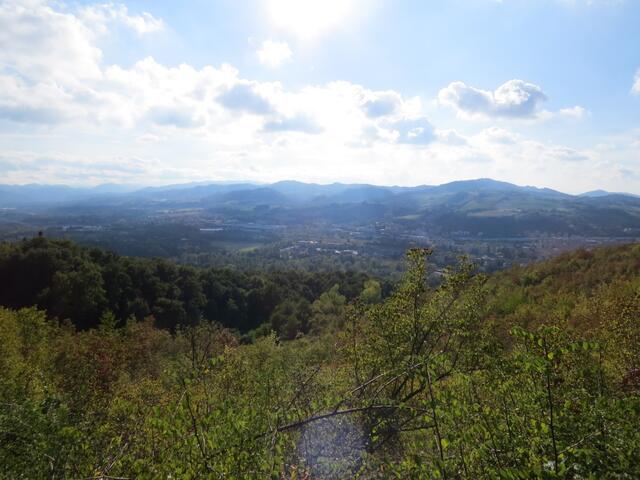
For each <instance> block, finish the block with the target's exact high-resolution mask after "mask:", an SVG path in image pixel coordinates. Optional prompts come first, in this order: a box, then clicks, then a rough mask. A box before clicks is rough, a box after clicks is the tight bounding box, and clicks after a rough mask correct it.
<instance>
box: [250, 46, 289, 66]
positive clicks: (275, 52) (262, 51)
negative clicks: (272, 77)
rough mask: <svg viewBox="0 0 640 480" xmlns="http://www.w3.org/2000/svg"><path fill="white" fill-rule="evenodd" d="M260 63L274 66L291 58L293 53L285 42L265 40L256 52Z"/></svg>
mask: <svg viewBox="0 0 640 480" xmlns="http://www.w3.org/2000/svg"><path fill="white" fill-rule="evenodd" d="M256 53H257V55H258V60H260V63H261V64H262V65H265V66H267V67H270V68H276V67H279V66H281V65H282V64H284V63H286V62H288V61H290V60H291V57H292V55H293V53H292V52H291V49H290V48H289V44H288V43H287V42H277V41H274V40H265V41H264V42H262V45H260V48H259V49H258V51H257V52H256Z"/></svg>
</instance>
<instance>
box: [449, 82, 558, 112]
mask: <svg viewBox="0 0 640 480" xmlns="http://www.w3.org/2000/svg"><path fill="white" fill-rule="evenodd" d="M545 100H547V96H546V95H545V93H544V92H543V91H542V88H540V87H539V86H538V85H534V84H532V83H527V82H525V81H523V80H509V81H508V82H506V83H504V84H503V85H501V86H499V87H498V88H497V89H496V90H494V91H489V90H481V89H479V88H475V87H471V86H468V85H466V84H465V83H463V82H453V83H451V84H449V86H447V87H446V88H443V89H442V90H440V92H439V93H438V101H439V102H440V104H442V105H446V106H448V107H451V108H453V109H454V110H456V112H457V113H458V114H459V115H461V116H466V117H483V118H492V117H494V118H501V117H502V118H534V117H535V116H536V115H537V113H538V111H539V107H540V104H541V103H542V102H544V101H545Z"/></svg>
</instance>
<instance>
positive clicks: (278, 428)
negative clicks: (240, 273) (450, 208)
mask: <svg viewBox="0 0 640 480" xmlns="http://www.w3.org/2000/svg"><path fill="white" fill-rule="evenodd" d="M428 254H429V252H428V251H425V250H413V251H410V252H409V253H408V258H407V260H408V269H407V274H406V276H405V278H404V280H403V281H402V282H401V283H400V284H399V285H397V287H396V289H395V291H394V292H393V293H392V294H391V295H389V296H387V297H386V298H382V297H381V296H380V295H379V291H378V289H376V288H375V286H373V285H372V284H368V285H367V286H366V287H365V286H364V285H363V287H364V292H363V293H362V294H360V295H359V296H358V295H355V296H354V297H353V300H352V301H350V302H348V301H347V300H346V299H345V297H344V296H343V295H341V294H340V293H339V292H338V291H337V288H336V289H334V288H333V287H332V288H330V289H329V290H328V291H327V292H326V296H324V297H323V300H322V302H320V304H316V303H315V302H314V305H315V308H314V309H312V312H311V313H310V315H311V317H310V318H314V319H315V321H314V322H313V325H314V328H309V329H308V330H307V331H306V332H303V333H304V334H302V335H300V334H297V336H298V338H297V339H296V340H293V341H284V340H283V338H284V336H283V335H282V332H280V336H278V335H277V334H276V333H271V334H267V335H265V336H262V337H259V338H257V339H256V340H255V341H254V342H253V343H251V344H241V343H240V341H239V337H238V335H237V334H235V333H233V332H232V331H230V330H228V329H226V328H224V327H222V326H220V325H219V324H217V323H214V322H212V321H204V320H201V321H198V322H194V323H193V324H188V323H186V324H177V326H176V328H175V331H173V332H171V331H169V330H166V329H160V328H157V327H156V326H154V321H153V318H152V317H149V318H148V319H146V320H142V321H140V320H136V319H135V316H134V317H131V318H130V319H129V320H128V321H127V322H125V323H124V324H123V325H120V324H119V323H120V322H119V321H118V319H117V317H116V316H115V315H114V314H113V313H112V312H111V311H109V310H105V311H103V312H102V314H101V316H100V318H99V322H98V326H97V327H96V328H90V329H84V330H79V329H77V328H75V327H74V326H72V325H71V324H69V323H68V322H67V323H65V322H59V321H56V320H54V319H52V318H48V317H47V314H46V313H45V312H44V311H41V310H37V309H36V308H26V309H17V310H16V309H13V310H10V309H1V310H0V349H1V351H0V372H2V373H1V374H0V404H1V405H2V406H3V408H2V409H0V476H2V478H11V479H15V478H29V479H32V478H36V479H37V478H96V479H97V478H109V477H117V478H247V479H251V478H259V479H261V478H280V479H293V478H296V479H301V478H306V479H314V478H362V479H376V478H448V479H453V478H468V479H477V478H504V479H518V478H521V479H525V478H576V479H578V478H580V479H586V478H593V479H596V478H638V477H639V476H640V458H639V457H638V455H637V451H638V449H639V448H640V432H639V431H638V429H637V425H639V424H640V322H639V321H638V318H639V316H640V276H639V275H638V273H639V271H640V247H639V246H633V245H632V246H627V247H617V248H607V249H601V250H596V251H594V252H584V251H581V252H577V253H575V254H573V255H570V256H564V257H561V258H559V259H556V260H554V261H551V262H547V263H544V264H539V265H535V266H532V267H529V268H525V269H515V270H511V271H509V272H505V273H503V274H500V275H497V276H494V277H491V278H488V279H487V278H484V277H482V276H479V275H475V274H474V272H473V269H472V267H471V266H470V265H468V264H466V263H465V262H464V261H462V262H461V263H460V264H459V265H458V266H457V267H455V268H452V269H451V270H449V271H448V272H447V273H446V275H445V277H444V278H443V281H442V283H441V284H440V285H439V286H438V287H437V288H430V287H429V286H428V284H427V282H426V281H425V277H426V270H425V268H426V267H425V265H426V260H427V258H428ZM36 263H37V262H36ZM331 292H332V293H331ZM287 308H288V307H287ZM281 313H282V315H283V316H282V318H291V316H290V315H289V314H288V313H287V311H286V309H284V308H283V311H282V312H281ZM276 318H277V316H276ZM211 320H215V318H212V319H211ZM298 333H300V332H298Z"/></svg>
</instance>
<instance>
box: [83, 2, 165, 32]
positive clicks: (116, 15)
mask: <svg viewBox="0 0 640 480" xmlns="http://www.w3.org/2000/svg"><path fill="white" fill-rule="evenodd" d="M78 16H79V17H80V19H81V20H82V21H83V22H84V23H85V24H88V25H91V26H92V27H93V30H94V31H98V32H100V33H106V32H107V30H108V24H109V23H110V22H119V23H122V24H123V25H125V26H127V27H129V28H131V29H132V30H133V31H134V32H136V33H137V34H138V35H145V34H148V33H153V32H157V31H160V30H163V29H164V27H165V26H164V22H163V21H162V20H161V19H159V18H156V17H154V16H153V15H151V14H150V13H149V12H142V13H141V14H140V15H130V14H129V10H128V8H127V7H126V5H116V4H113V3H105V4H101V5H89V6H87V7H85V8H83V9H82V10H81V11H80V12H79V15H78Z"/></svg>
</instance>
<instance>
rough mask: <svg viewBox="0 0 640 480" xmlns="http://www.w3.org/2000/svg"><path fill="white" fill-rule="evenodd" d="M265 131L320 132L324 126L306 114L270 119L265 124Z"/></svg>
mask: <svg viewBox="0 0 640 480" xmlns="http://www.w3.org/2000/svg"><path fill="white" fill-rule="evenodd" d="M263 130H264V131H265V132H304V133H312V134H316V133H320V132H322V128H321V127H320V126H319V125H318V124H317V123H316V122H315V121H314V120H313V119H312V118H311V117H308V116H306V115H296V116H293V117H281V118H276V119H274V120H269V121H267V122H266V123H265V124H264V127H263Z"/></svg>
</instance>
